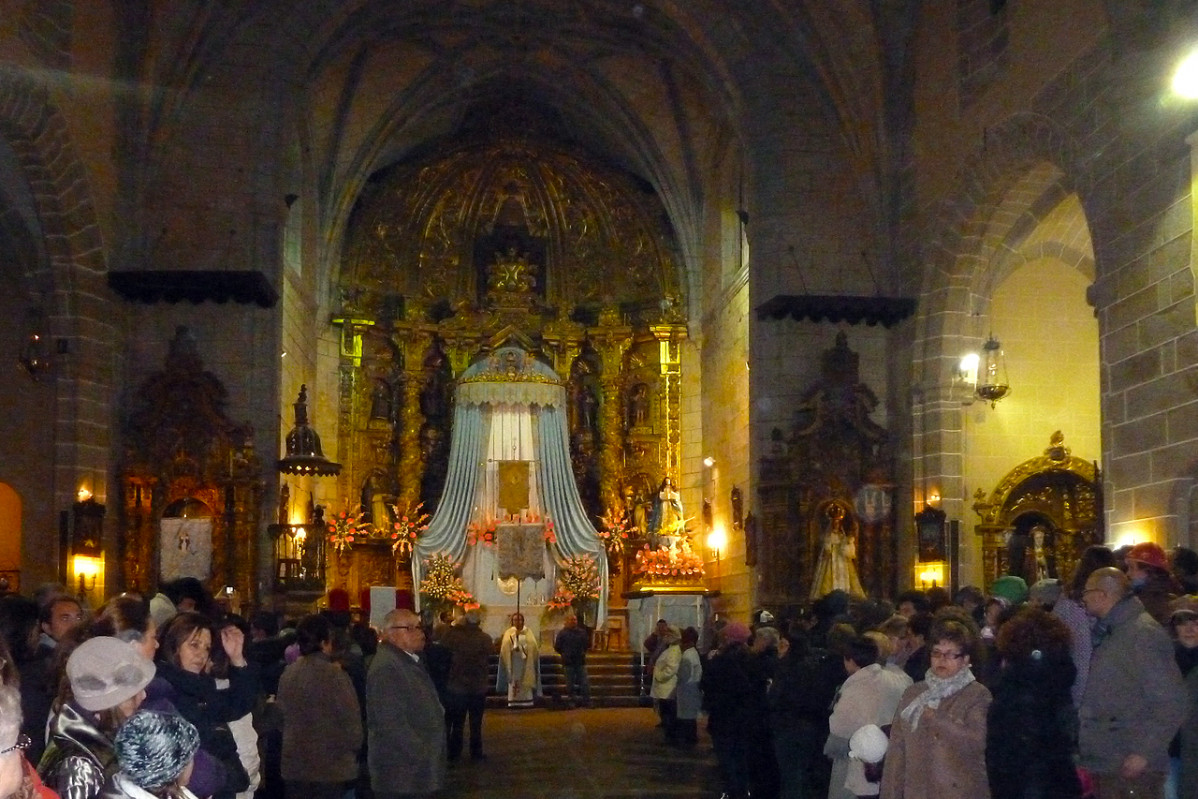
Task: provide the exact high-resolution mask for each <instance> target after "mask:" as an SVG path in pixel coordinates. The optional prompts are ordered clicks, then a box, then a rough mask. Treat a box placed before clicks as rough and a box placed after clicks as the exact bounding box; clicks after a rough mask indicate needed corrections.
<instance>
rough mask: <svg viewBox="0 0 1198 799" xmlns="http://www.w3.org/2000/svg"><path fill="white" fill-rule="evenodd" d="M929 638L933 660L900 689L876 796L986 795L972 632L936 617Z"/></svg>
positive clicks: (983, 697) (985, 697) (982, 695)
mask: <svg viewBox="0 0 1198 799" xmlns="http://www.w3.org/2000/svg"><path fill="white" fill-rule="evenodd" d="M928 642H929V643H928V646H929V649H930V651H931V655H932V667H931V668H930V669H928V672H927V678H926V679H925V680H923V681H922V682H918V683H916V684H915V685H913V686H911V687H910V688H908V689H907V690H906V692H905V693H904V694H903V698H902V701H901V702H900V703H899V710H898V713H896V714H895V716H894V722H893V726H892V727H891V729H890V749H889V750H888V751H887V753H886V764H885V768H884V770H883V773H882V794H881V799H963V797H969V799H989V796H990V784H989V781H988V780H987V777H986V711H987V710H988V709H989V707H990V691H989V690H987V689H986V687H985V686H983V685H982V684H981V683H979V682H977V681H976V680H975V679H974V677H973V672H972V671H970V668H969V666H970V653H971V652H972V651H973V649H974V646H975V644H976V643H977V638H976V636H975V635H974V633H973V631H972V630H970V629H969V628H968V627H967V626H965V625H964V624H963V623H961V622H959V621H956V620H953V619H941V620H938V621H937V622H936V623H935V624H934V625H933V626H932V630H931V633H930V635H929V636H928Z"/></svg>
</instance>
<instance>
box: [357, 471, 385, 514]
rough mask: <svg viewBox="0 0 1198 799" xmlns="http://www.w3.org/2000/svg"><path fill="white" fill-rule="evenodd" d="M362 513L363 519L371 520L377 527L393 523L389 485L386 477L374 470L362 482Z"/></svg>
mask: <svg viewBox="0 0 1198 799" xmlns="http://www.w3.org/2000/svg"><path fill="white" fill-rule="evenodd" d="M361 498H362V514H363V518H362V520H363V521H366V522H370V523H371V524H373V525H374V526H375V527H378V528H384V527H386V526H387V525H389V524H390V523H391V509H390V508H388V507H387V500H388V499H390V498H391V497H389V496H388V495H387V487H386V485H384V477H383V475H382V474H381V473H379V472H374V473H373V474H371V475H370V476H369V477H367V478H366V481H365V482H364V483H362V497H361Z"/></svg>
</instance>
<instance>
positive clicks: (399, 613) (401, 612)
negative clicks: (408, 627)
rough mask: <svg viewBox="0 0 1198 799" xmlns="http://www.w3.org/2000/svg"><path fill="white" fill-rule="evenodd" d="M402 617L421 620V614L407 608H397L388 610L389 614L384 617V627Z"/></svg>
mask: <svg viewBox="0 0 1198 799" xmlns="http://www.w3.org/2000/svg"><path fill="white" fill-rule="evenodd" d="M401 619H417V620H419V619H420V616H418V615H417V614H416V613H415V612H414V611H411V610H408V609H407V608H396V609H395V610H391V611H388V612H387V615H386V616H384V617H383V629H384V630H385V629H387V628H388V627H390V626H391V625H393V624H395V623H396V622H397V621H400V620H401Z"/></svg>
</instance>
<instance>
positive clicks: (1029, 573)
mask: <svg viewBox="0 0 1198 799" xmlns="http://www.w3.org/2000/svg"><path fill="white" fill-rule="evenodd" d="M1054 539H1055V536H1054V535H1053V533H1052V529H1051V527H1050V526H1049V525H1047V524H1045V523H1044V522H1043V521H1042V520H1041V519H1039V518H1035V517H1033V518H1031V519H1028V518H1027V517H1023V518H1021V519H1019V521H1018V522H1016V525H1015V529H1014V530H1012V531H1011V533H1010V536H1009V537H1008V538H1007V572H1006V573H1007V574H1012V575H1014V576H1016V577H1022V578H1023V579H1024V581H1025V582H1027V584H1028V585H1032V584H1033V583H1035V582H1037V581H1038V580H1044V579H1047V578H1049V577H1056V576H1057V563H1056V556H1055V555H1054V554H1053V551H1052V547H1053V543H1054Z"/></svg>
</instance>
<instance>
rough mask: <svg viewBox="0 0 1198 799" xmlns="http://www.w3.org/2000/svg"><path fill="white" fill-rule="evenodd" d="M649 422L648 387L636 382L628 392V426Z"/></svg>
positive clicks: (639, 425) (641, 425)
mask: <svg viewBox="0 0 1198 799" xmlns="http://www.w3.org/2000/svg"><path fill="white" fill-rule="evenodd" d="M647 424H649V387H648V386H647V385H645V384H644V383H637V384H636V385H635V386H633V387H632V391H630V392H629V394H628V426H629V427H630V428H632V427H644V426H645V425H647Z"/></svg>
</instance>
